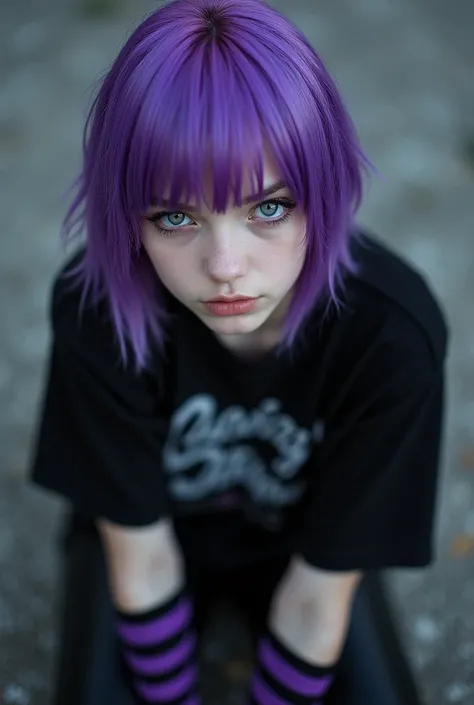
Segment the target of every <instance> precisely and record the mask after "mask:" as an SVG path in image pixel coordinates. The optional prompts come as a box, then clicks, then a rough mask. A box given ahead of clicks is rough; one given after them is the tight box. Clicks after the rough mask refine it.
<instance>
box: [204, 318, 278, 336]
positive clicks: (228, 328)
mask: <svg viewBox="0 0 474 705" xmlns="http://www.w3.org/2000/svg"><path fill="white" fill-rule="evenodd" d="M267 317H268V316H262V314H260V315H258V314H253V315H250V316H225V317H224V316H223V317H218V316H203V317H202V321H203V323H205V324H206V326H207V327H208V328H210V329H211V330H212V331H213V332H214V333H217V334H220V335H248V334H249V333H254V332H255V331H257V330H258V329H259V328H260V327H261V326H262V325H263V324H264V323H265V321H266V320H267Z"/></svg>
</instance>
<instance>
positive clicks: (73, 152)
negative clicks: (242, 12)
mask: <svg viewBox="0 0 474 705" xmlns="http://www.w3.org/2000/svg"><path fill="white" fill-rule="evenodd" d="M274 4H275V5H278V6H280V7H282V8H283V9H286V10H287V12H288V13H289V14H290V15H291V16H292V17H293V18H294V19H295V20H296V22H297V23H298V24H299V25H300V26H302V27H303V28H304V29H305V31H306V32H307V34H308V35H309V37H310V39H311V40H312V41H313V42H314V44H315V46H316V47H317V49H318V50H319V51H320V53H321V54H322V56H323V57H324V58H325V59H326V61H327V63H328V65H329V67H330V68H331V69H332V71H333V73H334V74H335V76H336V78H337V79H338V81H339V83H340V85H341V87H342V89H343V92H344V94H345V96H346V99H347V102H348V104H349V106H350V108H351V109H352V112H353V114H354V117H355V119H356V122H357V125H358V128H359V131H360V134H361V137H362V140H363V143H364V145H365V148H366V150H367V152H368V153H369V156H370V157H371V159H372V161H373V162H374V163H375V164H376V166H377V167H378V169H379V170H380V171H381V173H382V175H383V179H380V180H378V181H375V182H373V184H372V186H371V188H370V192H369V194H368V197H367V200H366V203H365V206H364V208H363V211H362V214H361V221H362V222H363V223H365V224H366V225H369V226H371V227H372V228H374V229H375V230H376V231H377V232H378V233H379V234H380V235H381V236H382V237H383V238H384V239H386V240H387V241H389V242H391V243H392V244H393V245H394V246H395V247H396V248H398V249H399V250H400V251H401V252H403V253H404V254H405V255H406V256H408V257H409V258H410V259H411V260H412V261H413V262H415V263H416V264H417V265H418V266H419V267H420V268H421V269H422V270H423V271H424V272H426V273H427V275H428V277H429V279H430V280H431V281H432V283H433V285H434V286H435V288H436V290H437V291H438V293H439V295H440V297H441V300H442V301H443V304H444V306H445V308H446V310H447V312H448V315H449V318H450V322H451V329H452V348H451V356H450V362H449V381H450V389H449V399H448V402H449V409H448V417H447V423H446V426H447V428H446V443H445V461H444V480H443V488H442V495H441V500H440V512H439V522H438V525H439V532H438V537H439V560H438V562H437V565H436V566H435V567H434V568H432V569H430V570H428V571H424V572H422V571H408V572H400V573H396V574H395V575H394V576H393V587H394V591H395V594H396V599H397V601H398V603H399V605H400V609H401V611H402V614H403V616H404V618H405V624H406V640H407V647H408V649H409V652H410V654H411V655H412V658H413V660H414V663H415V665H416V670H417V673H418V674H419V678H420V681H421V683H422V686H423V691H424V693H425V695H426V699H427V703H428V704H429V705H447V704H448V703H459V704H462V705H468V703H473V702H474V570H473V568H474V432H473V423H474V371H473V366H472V361H473V357H474V325H473V323H474V321H473V314H472V311H471V307H472V304H473V301H474V277H473V272H474V247H473V238H472V231H473V219H474V195H473V187H474V171H473V169H474V166H473V158H474V157H473V151H474V137H473V135H474V110H473V108H474V101H473V92H472V83H473V69H474V42H472V28H473V27H474V5H473V4H472V3H471V2H469V0H456V2H449V3H448V2H447V0H417V2H414V1H413V0H392V1H390V0H358V1H357V2H351V1H350V0H292V2H285V1H284V0H280V1H279V2H275V3H274ZM100 5H102V6H103V7H104V8H105V10H106V11H107V6H108V14H106V15H105V16H103V17H101V16H100V15H99V14H95V15H94V12H93V10H94V7H95V8H97V7H98V6H100ZM151 7H152V4H151V3H150V2H145V1H144V0H139V1H136V2H132V0H128V1H127V0H115V2H114V0H107V1H106V0H101V1H100V2H99V0H95V1H94V0H87V2H86V0H75V1H74V0H48V2H43V3H40V2H39V1H38V0H37V1H36V2H35V1H34V0H17V1H16V2H9V1H8V2H7V0H4V2H3V3H2V8H1V13H0V17H1V20H0V180H1V181H0V183H1V188H0V212H1V222H2V235H1V238H2V239H1V243H2V248H1V254H0V318H1V322H2V326H1V349H0V410H1V417H0V420H1V422H0V459H1V465H0V471H1V472H0V576H1V577H0V701H1V702H2V703H6V704H9V705H27V704H34V705H46V703H48V692H49V689H50V676H51V668H52V663H53V654H54V649H55V644H56V632H55V629H54V616H55V610H56V606H57V593H56V589H57V569H58V562H57V554H56V547H55V544H54V539H55V528H56V526H57V518H58V516H59V513H60V512H61V511H62V505H61V503H60V502H58V501H57V500H54V499H52V498H50V497H47V496H43V495H41V494H39V493H38V492H37V491H35V490H33V489H31V488H29V487H26V486H25V483H24V473H25V468H26V466H27V458H28V452H29V444H30V439H31V432H32V428H33V424H34V418H35V411H36V407H37V402H38V395H39V392H40V388H41V383H42V374H43V363H44V359H45V352H46V349H47V343H48V331H47V327H46V297H47V291H48V286H49V282H50V279H51V276H52V274H53V272H54V270H55V268H56V267H57V265H58V263H59V261H60V259H61V252H60V249H59V246H58V230H59V223H60V219H61V216H62V214H63V210H64V204H63V203H62V201H61V195H62V192H63V191H64V189H65V188H66V186H67V184H68V183H69V182H70V180H71V178H72V177H73V175H74V174H75V170H76V167H77V166H78V163H79V162H78V160H79V153H80V140H81V129H82V122H83V116H84V113H85V109H86V105H87V103H88V100H89V97H90V90H91V87H92V85H93V81H94V80H95V79H96V77H97V76H98V75H100V74H101V72H103V71H104V70H105V68H106V67H107V65H108V63H109V62H110V61H111V60H112V58H113V56H114V55H115V53H116V51H117V49H118V47H119V46H120V44H121V42H122V39H123V37H124V34H125V32H127V31H128V29H129V28H130V27H132V26H133V25H134V24H136V22H137V20H138V18H139V17H140V16H141V15H142V14H143V13H144V12H145V11H146V10H148V9H150V8H151ZM87 8H88V9H87ZM211 651H212V649H211ZM212 658H213V657H212V654H211V655H210V659H211V661H212ZM226 668H227V670H228V673H227V676H228V678H229V679H230V681H234V682H238V681H239V680H241V679H242V678H243V677H244V675H245V673H244V671H245V667H244V666H242V664H240V665H239V663H236V664H235V663H234V664H230V665H229V664H227V666H226ZM235 701H236V700H235V694H234V696H232V697H231V695H229V698H228V699H227V702H235ZM220 705H224V702H223V699H221V700H220ZM381 705H383V704H381Z"/></svg>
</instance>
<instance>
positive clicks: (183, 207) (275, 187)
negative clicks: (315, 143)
mask: <svg viewBox="0 0 474 705" xmlns="http://www.w3.org/2000/svg"><path fill="white" fill-rule="evenodd" d="M284 188H286V183H285V182H284V181H276V182H275V183H274V184H271V185H270V186H267V188H265V189H263V191H261V192H260V193H254V194H252V195H251V196H247V197H246V198H244V199H242V205H249V204H250V203H255V202H256V201H262V200H264V199H265V198H268V196H271V195H273V194H274V193H277V191H281V190H282V189H284ZM156 203H159V205H160V206H163V208H168V209H174V210H176V211H192V210H194V209H195V206H191V205H190V204H188V203H174V202H171V201H169V200H167V199H166V198H161V199H160V200H159V202H158V201H155V204H156Z"/></svg>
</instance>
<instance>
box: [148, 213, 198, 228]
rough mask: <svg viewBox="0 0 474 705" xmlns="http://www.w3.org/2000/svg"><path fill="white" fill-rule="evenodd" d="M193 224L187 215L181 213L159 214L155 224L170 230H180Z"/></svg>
mask: <svg viewBox="0 0 474 705" xmlns="http://www.w3.org/2000/svg"><path fill="white" fill-rule="evenodd" d="M167 221H168V222H167ZM192 222H193V221H192V219H191V218H190V217H189V216H188V215H186V213H180V212H179V211H175V212H173V213H159V214H158V216H157V217H156V218H155V223H157V224H159V225H160V226H161V227H164V228H165V229H166V228H168V229H169V230H174V229H176V228H180V227H182V226H183V225H189V224H190V223H192Z"/></svg>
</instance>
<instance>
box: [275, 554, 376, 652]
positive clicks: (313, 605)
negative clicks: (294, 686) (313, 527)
mask: <svg viewBox="0 0 474 705" xmlns="http://www.w3.org/2000/svg"><path fill="white" fill-rule="evenodd" d="M361 578H362V574H361V573H359V572H355V571H352V572H343V573H335V572H328V571H323V570H319V569H318V568H315V567H313V566H310V565H309V564H308V563H307V562H306V561H304V559H302V558H300V557H295V558H294V559H293V562H292V564H291V566H290V568H289V570H288V572H287V574H286V576H285V577H284V579H283V580H282V582H281V584H280V586H279V588H278V589H277V592H276V594H275V597H274V601H273V605H272V610H271V614H270V625H269V626H270V629H271V631H272V632H273V634H275V636H276V637H278V639H280V640H281V641H282V642H283V643H284V644H285V645H286V646H287V647H288V648H289V649H290V650H291V651H292V652H293V653H295V654H296V655H297V656H299V657H300V658H301V659H303V660H304V661H307V662H308V663H310V664H314V665H319V666H332V665H333V664H334V663H336V662H337V661H338V659H339V657H340V654H341V651H342V648H343V645H344V641H345V638H346V634H347V629H348V625H349V620H350V614H351V608H352V603H353V599H354V596H355V593H356V589H357V587H358V585H359V583H360V580H361Z"/></svg>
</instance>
